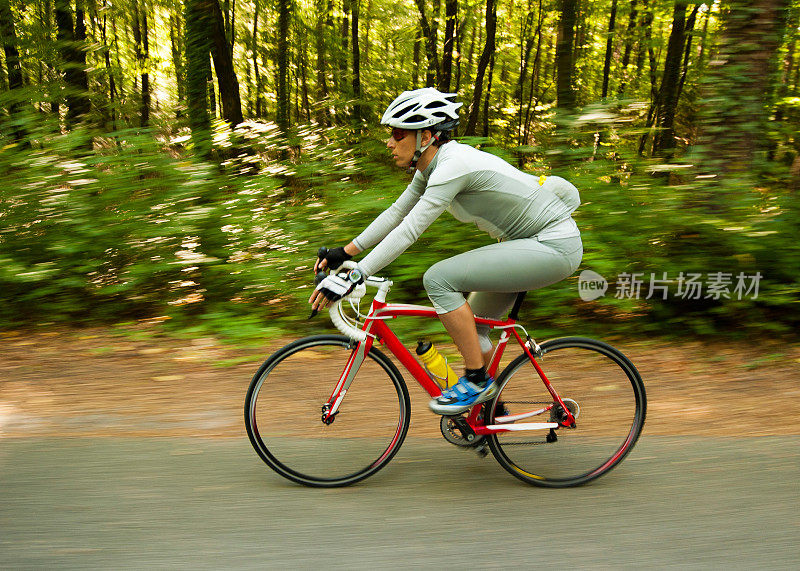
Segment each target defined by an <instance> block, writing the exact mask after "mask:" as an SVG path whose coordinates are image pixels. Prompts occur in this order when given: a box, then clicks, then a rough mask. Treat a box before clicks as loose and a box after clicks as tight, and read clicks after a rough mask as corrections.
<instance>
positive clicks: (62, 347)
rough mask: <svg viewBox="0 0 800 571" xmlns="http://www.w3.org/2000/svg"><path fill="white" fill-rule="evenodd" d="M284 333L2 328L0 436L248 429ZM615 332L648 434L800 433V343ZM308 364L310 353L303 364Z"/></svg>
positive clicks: (414, 391) (430, 418)
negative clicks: (256, 383) (256, 336)
mask: <svg viewBox="0 0 800 571" xmlns="http://www.w3.org/2000/svg"><path fill="white" fill-rule="evenodd" d="M287 341H288V339H281V340H275V341H272V342H270V343H265V344H264V346H263V347H257V348H251V349H242V348H235V347H232V346H229V345H225V344H223V343H221V342H220V341H219V340H218V339H215V338H201V339H192V340H181V339H176V338H174V337H167V336H161V335H158V334H157V333H155V332H153V331H151V330H147V329H140V330H130V331H127V332H122V331H120V330H111V329H89V330H50V331H44V332H30V331H6V332H1V333H0V438H13V437H26V436H38V437H41V436H200V437H242V438H246V436H245V431H244V426H243V422H242V416H243V415H242V410H243V402H244V396H245V392H246V390H247V387H248V384H249V382H250V380H251V378H252V376H253V374H254V373H255V371H256V369H257V368H258V366H259V364H260V362H262V361H263V360H264V359H265V358H266V357H267V356H268V355H269V354H270V353H271V352H272V351H274V350H275V349H277V348H278V347H280V346H281V345H283V344H285V343H286V342H287ZM612 344H614V345H615V346H617V347H618V348H619V349H621V350H622V351H623V352H624V353H626V354H627V355H628V357H629V358H631V360H632V361H633V362H634V363H635V364H636V366H637V367H638V369H639V371H640V373H641V374H642V377H643V379H644V381H645V385H646V388H647V397H648V414H647V424H646V426H645V431H644V434H645V435H658V434H663V435H685V434H696V435H702V434H707V435H714V436H766V435H788V434H800V383H798V381H799V380H800V344H779V343H776V342H769V341H766V340H764V339H752V340H751V341H749V342H747V343H741V342H739V343H727V342H719V341H715V342H710V343H700V342H689V343H681V344H678V343H675V342H667V341H663V340H658V339H656V340H650V341H644V342H642V341H640V342H631V343H626V342H624V341H617V340H615V341H613V343H612ZM440 350H443V352H448V348H447V347H440ZM450 351H452V349H450ZM515 353H516V352H514V354H515ZM512 356H513V355H512ZM313 367H314V364H313V363H309V365H308V371H307V373H308V374H313ZM401 370H402V369H401ZM456 370H458V367H456ZM298 374H302V371H299V372H298ZM404 377H405V379H406V381H407V382H408V383H409V391H410V393H411V397H412V411H413V413H412V432H411V433H412V434H416V435H417V436H426V435H428V436H436V435H438V434H439V432H438V424H439V423H438V418H437V417H435V416H434V415H433V414H432V413H430V412H429V411H428V410H427V407H426V402H427V400H428V396H427V394H426V393H424V391H423V390H422V389H421V388H420V387H419V386H418V385H417V384H416V383H415V382H413V381H412V380H411V377H410V375H409V374H408V373H407V372H404Z"/></svg>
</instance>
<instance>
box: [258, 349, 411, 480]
mask: <svg viewBox="0 0 800 571" xmlns="http://www.w3.org/2000/svg"><path fill="white" fill-rule="evenodd" d="M352 347H353V346H352V345H351V343H350V340H349V339H348V338H347V337H344V336H342V335H314V336H312V337H306V338H304V339H300V340H298V341H295V342H293V343H290V344H289V345H286V346H285V347H283V348H282V349H279V350H278V351H276V352H275V353H273V354H272V355H271V356H270V357H269V359H267V360H266V361H265V362H264V364H263V365H261V368H260V369H259V370H258V372H257V373H256V374H255V376H254V377H253V380H252V382H251V383H250V388H249V389H248V391H247V397H246V398H245V404H244V419H245V425H246V427H247V435H248V436H249V437H250V442H251V443H252V444H253V448H255V450H256V452H257V453H258V455H259V456H260V457H261V459H262V460H264V462H266V463H267V465H268V466H269V467H270V468H272V469H273V470H275V471H276V472H277V473H278V474H280V475H281V476H283V477H285V478H288V479H289V480H292V481H293V482H297V483H299V484H304V485H306V486H315V487H337V486H347V485H349V484H353V483H355V482H358V481H359V480H363V479H364V478H366V477H368V476H371V475H372V474H374V473H375V472H377V471H378V470H380V469H381V468H383V467H384V466H385V465H386V464H388V463H389V461H390V460H391V459H392V457H393V456H394V455H395V454H396V453H397V451H398V450H399V449H400V446H401V444H402V443H403V440H404V439H405V437H406V433H407V432H408V425H409V421H410V418H411V403H410V400H409V397H408V389H407V388H406V385H405V382H404V381H403V377H402V376H401V375H400V372H399V371H398V370H397V367H395V366H394V364H393V363H392V362H391V361H390V360H389V359H388V358H387V357H386V355H384V354H383V353H381V352H380V351H379V350H378V349H376V348H375V347H373V348H372V349H371V350H370V351H369V353H367V355H366V356H365V358H364V362H363V364H362V366H361V369H360V370H359V371H358V373H357V374H356V377H355V378H354V379H353V382H352V384H351V385H350V388H349V390H348V391H347V395H346V396H345V398H344V400H343V401H342V404H341V406H340V408H339V413H338V414H337V415H336V417H335V419H334V421H333V423H331V424H329V425H326V424H324V423H323V422H322V405H323V404H325V403H326V402H327V401H328V399H329V398H330V396H331V393H332V392H333V390H334V389H335V387H336V383H337V381H338V380H339V376H340V375H341V373H342V371H343V370H344V367H345V364H346V363H347V360H348V358H349V357H350V354H351V353H352ZM310 366H313V371H311V372H310V371H309V368H310Z"/></svg>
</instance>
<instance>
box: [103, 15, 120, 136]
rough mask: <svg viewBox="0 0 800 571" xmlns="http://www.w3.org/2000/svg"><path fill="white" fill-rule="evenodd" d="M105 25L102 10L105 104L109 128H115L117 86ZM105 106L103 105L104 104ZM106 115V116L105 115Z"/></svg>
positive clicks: (105, 21)
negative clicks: (106, 83)
mask: <svg viewBox="0 0 800 571" xmlns="http://www.w3.org/2000/svg"><path fill="white" fill-rule="evenodd" d="M107 6H108V4H107V3H106V1H105V0H104V1H103V8H106V7H107ZM106 26H107V17H106V12H105V10H104V12H103V26H102V28H101V39H102V41H103V59H104V61H105V65H106V74H107V75H108V101H109V105H108V106H107V109H108V111H109V112H110V119H111V130H112V131H116V130H117V110H116V101H117V86H116V82H115V80H114V69H113V68H112V66H111V47H110V46H109V45H108V36H107V33H106V29H107V28H106ZM104 107H105V106H104ZM106 117H108V116H106Z"/></svg>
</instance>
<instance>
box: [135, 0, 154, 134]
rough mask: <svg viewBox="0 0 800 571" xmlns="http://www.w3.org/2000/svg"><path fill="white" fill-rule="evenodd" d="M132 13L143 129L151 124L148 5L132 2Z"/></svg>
mask: <svg viewBox="0 0 800 571" xmlns="http://www.w3.org/2000/svg"><path fill="white" fill-rule="evenodd" d="M131 11H132V14H131V23H132V31H133V41H134V52H135V54H136V67H137V68H138V71H139V73H140V74H141V75H140V77H141V99H140V105H139V125H140V126H141V127H147V125H148V123H149V122H150V74H149V73H148V72H147V68H148V61H147V60H148V55H149V53H148V52H149V44H148V40H147V5H146V4H145V5H143V6H140V4H139V2H138V0H132V2H131Z"/></svg>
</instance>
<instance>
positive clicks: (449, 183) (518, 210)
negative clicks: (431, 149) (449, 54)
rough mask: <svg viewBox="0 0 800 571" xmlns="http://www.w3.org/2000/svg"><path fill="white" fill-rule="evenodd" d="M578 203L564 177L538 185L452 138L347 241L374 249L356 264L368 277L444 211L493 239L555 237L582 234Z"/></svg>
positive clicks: (516, 170) (410, 242) (509, 166)
mask: <svg viewBox="0 0 800 571" xmlns="http://www.w3.org/2000/svg"><path fill="white" fill-rule="evenodd" d="M579 204H580V197H579V195H578V190H577V189H576V188H575V187H574V186H573V185H572V184H571V183H569V182H567V181H566V180H564V179H563V178H560V177H548V178H547V179H546V180H545V181H544V184H542V185H540V184H539V179H538V178H536V177H534V176H532V175H529V174H526V173H524V172H522V171H520V170H518V169H516V168H514V167H513V166H511V165H510V164H508V163H507V162H506V161H504V160H503V159H501V158H500V157H497V156H495V155H492V154H490V153H486V152H483V151H479V150H478V149H474V148H472V147H470V146H469V145H463V144H461V143H457V142H455V141H451V142H449V143H447V144H446V145H443V146H442V147H440V148H439V150H438V152H437V153H436V155H435V156H434V158H433V160H432V161H431V164H429V165H428V166H427V168H425V170H424V171H416V173H415V174H414V178H413V179H412V181H411V183H410V184H409V185H408V187H407V188H406V190H405V191H404V192H403V193H402V194H401V195H400V197H399V198H398V199H397V200H396V201H395V202H394V203H393V204H392V205H391V206H390V207H389V208H387V209H386V210H384V211H383V212H382V213H381V214H380V215H379V216H378V217H377V218H376V219H375V220H374V221H373V222H372V224H370V225H369V226H367V228H366V229H365V230H364V231H363V232H362V233H361V234H360V235H359V236H358V237H357V238H356V239H355V240H353V243H354V244H355V245H356V246H357V247H358V248H359V249H360V250H362V251H363V250H366V249H367V248H371V247H372V246H375V245H376V244H377V246H376V247H375V248H374V249H373V250H372V251H371V252H370V253H369V254H368V255H367V256H365V257H364V259H363V260H361V262H359V264H358V265H359V267H360V268H361V270H362V271H363V272H364V273H365V274H366V275H373V274H374V273H375V272H378V271H380V270H381V269H382V268H383V267H385V266H386V265H388V264H390V263H391V262H392V261H393V260H394V259H395V258H397V257H398V256H399V255H400V254H402V253H403V252H404V251H405V250H406V248H408V247H409V246H410V245H411V244H413V243H414V242H416V241H417V239H418V238H419V236H420V235H421V234H422V233H423V232H424V231H425V229H427V228H428V226H430V225H431V224H432V223H433V221H434V220H436V219H437V218H438V217H439V215H440V214H442V212H444V211H445V210H448V211H450V213H451V214H452V215H453V216H454V217H455V218H456V219H457V220H460V221H461V222H474V223H475V225H476V226H477V227H478V228H480V229H481V230H484V231H485V232H487V233H488V234H489V235H490V236H492V237H493V238H501V239H504V240H514V239H518V238H530V237H532V236H536V235H538V236H539V238H540V239H554V238H566V237H571V236H579V235H580V232H579V231H578V227H577V226H576V225H575V222H574V221H573V220H572V217H571V214H572V212H573V211H574V210H575V209H576V208H577V207H578V205H579Z"/></svg>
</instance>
